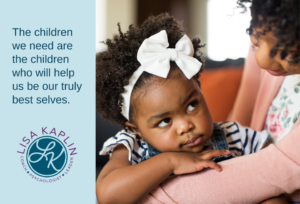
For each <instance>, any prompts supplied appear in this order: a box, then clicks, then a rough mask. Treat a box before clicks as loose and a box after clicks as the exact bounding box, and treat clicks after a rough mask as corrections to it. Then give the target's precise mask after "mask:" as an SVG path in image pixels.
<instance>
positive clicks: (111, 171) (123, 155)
mask: <svg viewBox="0 0 300 204" xmlns="http://www.w3.org/2000/svg"><path fill="white" fill-rule="evenodd" d="M223 154H229V152H228V151H224V150H216V151H212V150H210V151H205V152H201V153H186V152H167V153H161V154H159V155H157V156H154V157H152V158H150V159H148V160H146V161H143V162H141V163H139V164H136V165H131V164H130V162H129V161H128V150H127V148H126V147H125V146H123V145H118V146H117V147H116V148H115V149H114V152H113V154H112V156H111V158H110V160H109V162H108V163H107V164H106V165H105V167H104V168H103V170H102V171H101V173H100V174H99V176H98V179H97V183H96V185H97V186H96V193H97V198H98V203H99V204H100V203H136V202H138V201H139V200H140V199H141V198H142V197H144V196H145V195H146V194H147V193H149V192H150V191H151V190H152V189H153V188H154V187H156V186H157V185H158V184H159V183H161V182H162V181H163V180H165V179H166V178H167V177H168V176H169V175H170V174H172V173H174V174H185V173H192V172H196V171H201V170H202V169H204V168H214V169H216V170H217V171H221V170H222V169H221V167H220V165H218V164H216V163H214V162H212V161H209V159H211V158H213V157H217V156H220V155H223Z"/></svg>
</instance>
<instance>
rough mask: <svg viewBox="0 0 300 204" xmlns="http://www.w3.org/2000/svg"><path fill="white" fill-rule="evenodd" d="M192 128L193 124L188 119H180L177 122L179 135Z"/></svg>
mask: <svg viewBox="0 0 300 204" xmlns="http://www.w3.org/2000/svg"><path fill="white" fill-rule="evenodd" d="M194 128H195V126H194V125H193V123H192V122H190V121H188V120H181V121H180V122H179V123H178V124H177V134H178V135H180V136H181V135H183V134H184V133H188V132H189V131H191V130H192V129H194Z"/></svg>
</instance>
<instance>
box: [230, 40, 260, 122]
mask: <svg viewBox="0 0 300 204" xmlns="http://www.w3.org/2000/svg"><path fill="white" fill-rule="evenodd" d="M260 73H261V69H260V68H259V67H258V65H257V63H256V60H255V48H253V47H252V46H250V48H249V54H248V57H247V59H246V61H245V66H244V71H243V76H242V80H241V85H240V88H239V91H238V94H237V96H236V99H235V102H234V106H233V109H232V112H231V114H230V117H229V121H238V122H239V123H240V124H241V125H243V126H248V127H249V126H250V123H251V118H252V113H253V109H254V105H255V100H256V96H257V93H258V90H259V85H260V80H261V78H260Z"/></svg>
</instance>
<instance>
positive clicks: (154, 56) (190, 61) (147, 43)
mask: <svg viewBox="0 0 300 204" xmlns="http://www.w3.org/2000/svg"><path fill="white" fill-rule="evenodd" d="M168 46H169V42H168V36H167V33H166V31H165V30H162V31H160V32H159V33H157V34H155V35H152V36H151V37H150V38H148V39H146V40H144V42H143V43H142V45H141V46H140V48H139V50H138V54H137V60H138V61H139V62H140V63H141V66H140V67H139V68H138V69H137V70H136V71H135V72H134V73H133V75H132V76H131V77H130V79H129V84H128V85H127V86H124V89H125V91H124V93H122V94H121V95H122V96H123V99H124V101H123V104H122V114H123V116H124V117H125V118H126V119H127V120H129V107H130V97H131V93H132V90H133V87H134V85H135V83H136V82H137V80H138V78H139V77H140V76H141V74H142V73H143V72H144V71H146V72H148V73H150V74H153V75H156V76H159V77H163V78H167V76H168V73H169V71H170V61H175V63H176V64H177V66H178V67H179V68H180V69H181V71H182V72H183V74H184V75H185V76H186V78H188V79H191V78H192V77H193V76H194V75H195V74H197V73H198V71H199V70H200V69H201V65H202V63H201V62H199V61H198V60H197V59H195V58H193V55H194V48H193V44H192V42H191V40H190V39H189V38H188V37H187V36H186V35H184V36H183V37H182V38H181V39H180V40H179V41H178V42H177V43H176V45H175V48H174V49H173V48H167V47H168Z"/></svg>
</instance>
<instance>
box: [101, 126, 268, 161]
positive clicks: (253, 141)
mask: <svg viewBox="0 0 300 204" xmlns="http://www.w3.org/2000/svg"><path fill="white" fill-rule="evenodd" d="M217 124H218V125H219V126H220V127H221V128H222V129H223V130H224V133H225V135H226V138H227V141H228V145H229V150H230V152H231V153H232V154H233V155H234V156H243V155H247V154H251V153H254V152H257V151H259V150H260V149H261V148H262V147H263V146H264V144H265V143H266V141H267V140H268V138H269V136H268V133H267V132H266V131H262V132H258V131H255V130H253V129H251V128H248V127H243V126H241V125H240V124H239V123H238V122H219V123H217ZM119 144H123V145H124V146H125V147H126V148H127V149H128V151H129V154H128V160H129V161H130V163H131V164H137V163H140V162H141V161H142V157H143V156H145V155H146V156H147V154H148V145H147V143H146V142H145V141H144V140H142V139H140V138H138V137H137V136H136V134H135V133H133V132H131V131H130V130H128V129H127V128H125V129H123V130H121V131H120V132H118V133H117V134H116V135H115V136H114V137H110V138H109V139H108V140H107V141H106V142H105V143H104V144H103V147H102V149H101V151H100V153H99V154H100V155H108V154H111V153H112V152H113V150H114V148H115V147H116V146H117V145H119ZM204 148H205V149H213V145H212V142H211V140H208V141H207V142H206V143H205V145H204Z"/></svg>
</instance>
